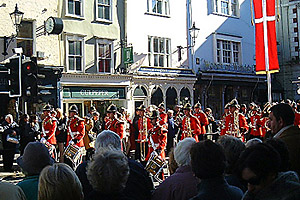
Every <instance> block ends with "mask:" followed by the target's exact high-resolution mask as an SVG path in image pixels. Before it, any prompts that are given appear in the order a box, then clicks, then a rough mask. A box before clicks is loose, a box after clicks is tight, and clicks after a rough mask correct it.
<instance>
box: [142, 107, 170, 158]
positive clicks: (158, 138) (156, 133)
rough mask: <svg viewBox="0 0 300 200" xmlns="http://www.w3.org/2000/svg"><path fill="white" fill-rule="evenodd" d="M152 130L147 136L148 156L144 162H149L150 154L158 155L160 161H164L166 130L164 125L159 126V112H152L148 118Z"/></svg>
mask: <svg viewBox="0 0 300 200" xmlns="http://www.w3.org/2000/svg"><path fill="white" fill-rule="evenodd" d="M149 119H150V122H151V125H152V128H151V129H150V130H149V134H148V138H149V139H148V145H149V149H148V154H147V157H146V161H148V160H149V158H150V156H151V154H152V153H154V154H157V155H159V156H160V157H161V158H162V159H165V157H166V155H165V148H166V146H167V133H168V129H167V126H166V125H160V124H159V111H157V110H153V111H152V112H151V113H150V116H149Z"/></svg>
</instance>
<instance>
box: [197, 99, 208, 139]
mask: <svg viewBox="0 0 300 200" xmlns="http://www.w3.org/2000/svg"><path fill="white" fill-rule="evenodd" d="M194 110H195V113H194V115H195V117H197V118H198V120H199V121H200V124H201V134H200V135H199V136H198V139H199V141H200V140H203V135H204V134H205V133H206V128H205V126H207V125H208V124H209V122H208V118H207V115H206V114H205V113H204V112H203V110H202V109H201V104H200V103H199V102H198V103H196V104H195V106H194Z"/></svg>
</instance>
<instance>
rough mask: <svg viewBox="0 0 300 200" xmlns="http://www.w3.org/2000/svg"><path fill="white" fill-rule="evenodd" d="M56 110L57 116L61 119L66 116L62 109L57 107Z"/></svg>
mask: <svg viewBox="0 0 300 200" xmlns="http://www.w3.org/2000/svg"><path fill="white" fill-rule="evenodd" d="M55 111H56V113H57V114H56V118H57V119H59V120H60V119H62V118H63V117H64V114H63V111H62V109H60V108H56V109H55Z"/></svg>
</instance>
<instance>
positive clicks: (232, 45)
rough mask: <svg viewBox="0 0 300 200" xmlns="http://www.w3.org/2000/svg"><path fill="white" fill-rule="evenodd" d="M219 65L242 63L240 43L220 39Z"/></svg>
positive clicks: (218, 49) (218, 42)
mask: <svg viewBox="0 0 300 200" xmlns="http://www.w3.org/2000/svg"><path fill="white" fill-rule="evenodd" d="M217 63H222V64H237V65H239V64H240V63H241V59H240V43H239V42H234V41H226V40H220V39H218V40H217Z"/></svg>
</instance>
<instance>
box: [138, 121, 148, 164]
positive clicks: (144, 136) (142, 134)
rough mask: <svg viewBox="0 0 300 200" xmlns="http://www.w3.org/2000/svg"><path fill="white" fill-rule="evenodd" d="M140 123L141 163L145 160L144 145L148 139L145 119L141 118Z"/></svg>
mask: <svg viewBox="0 0 300 200" xmlns="http://www.w3.org/2000/svg"><path fill="white" fill-rule="evenodd" d="M142 123H143V124H142V127H143V128H142V129H141V130H140V131H139V141H140V155H141V161H144V160H145V159H146V143H147V137H148V126H147V117H145V116H143V119H142Z"/></svg>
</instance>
